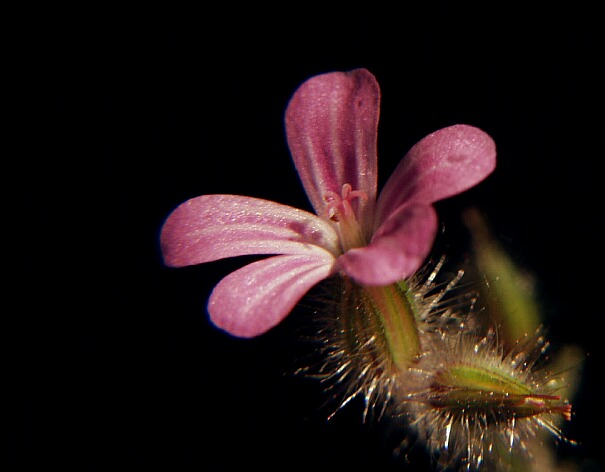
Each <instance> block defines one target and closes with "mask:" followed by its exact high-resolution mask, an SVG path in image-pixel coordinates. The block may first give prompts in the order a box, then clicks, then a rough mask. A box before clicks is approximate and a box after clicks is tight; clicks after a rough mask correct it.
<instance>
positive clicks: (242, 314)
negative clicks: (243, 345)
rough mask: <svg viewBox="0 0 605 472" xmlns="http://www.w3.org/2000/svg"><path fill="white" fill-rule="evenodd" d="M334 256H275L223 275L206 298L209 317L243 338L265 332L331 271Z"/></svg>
mask: <svg viewBox="0 0 605 472" xmlns="http://www.w3.org/2000/svg"><path fill="white" fill-rule="evenodd" d="M332 263H333V259H331V258H329V257H321V255H316V254H312V255H295V256H275V257H270V258H268V259H264V260H261V261H257V262H253V263H252V264H249V265H247V266H245V267H243V268H241V269H239V270H237V271H235V272H233V273H231V274H229V275H228V276H227V277H225V278H224V279H223V280H221V281H220V283H219V284H218V285H217V286H216V287H215V288H214V290H213V291H212V294H211V295H210V300H209V301H208V312H209V313H210V319H211V320H212V321H213V322H214V324H215V325H216V326H218V327H219V328H221V329H223V330H225V331H227V332H229V333H231V334H233V335H234V336H239V337H243V338H251V337H253V336H258V335H259V334H263V333H264V332H266V331H268V330H269V329H271V328H272V327H274V326H275V325H277V324H278V323H279V322H280V321H281V320H283V319H284V318H285V317H286V316H287V315H288V313H290V311H291V310H292V308H294V306H295V305H296V303H298V301H299V300H300V299H301V298H302V296H303V295H304V294H305V293H307V291H308V290H309V289H310V288H311V287H312V286H313V285H315V284H316V283H318V282H319V281H320V280H323V279H325V278H326V277H328V276H329V275H330V274H331V273H332V265H333V264H332Z"/></svg>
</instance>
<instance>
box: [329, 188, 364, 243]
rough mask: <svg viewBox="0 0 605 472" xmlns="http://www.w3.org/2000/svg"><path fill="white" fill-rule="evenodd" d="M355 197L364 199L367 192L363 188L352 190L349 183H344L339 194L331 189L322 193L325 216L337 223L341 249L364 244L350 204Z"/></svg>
mask: <svg viewBox="0 0 605 472" xmlns="http://www.w3.org/2000/svg"><path fill="white" fill-rule="evenodd" d="M355 198H358V199H360V200H361V201H366V200H367V199H368V194H367V193H366V192H364V191H363V190H353V187H352V186H351V184H344V185H343V186H342V189H341V192H340V195H339V194H338V193H337V192H335V191H333V190H328V191H327V192H326V193H325V195H324V200H325V202H326V203H327V205H326V209H325V217H326V218H328V219H330V220H332V221H333V222H334V223H337V224H338V230H339V232H340V240H341V246H342V249H343V251H348V250H349V249H351V248H354V247H360V246H364V245H365V240H364V237H363V234H362V232H361V227H360V225H359V222H358V221H357V217H356V215H355V211H354V210H353V205H352V204H351V202H352V200H353V199H355Z"/></svg>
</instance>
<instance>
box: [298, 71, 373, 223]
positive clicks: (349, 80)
mask: <svg viewBox="0 0 605 472" xmlns="http://www.w3.org/2000/svg"><path fill="white" fill-rule="evenodd" d="M379 108H380V88H379V86H378V83H377V82H376V79H375V78H374V76H373V75H372V74H371V73H370V72H369V71H367V70H365V69H356V70H353V71H350V72H332V73H329V74H323V75H318V76H315V77H312V78H311V79H309V80H307V81H306V82H304V83H303V84H302V85H301V86H300V88H299V89H298V90H297V91H296V92H295V93H294V95H293V97H292V98H291V100H290V103H289V104H288V108H287V110H286V135H287V138H288V145H289V147H290V151H291V153H292V158H293V160H294V164H295V165H296V169H297V170H298V174H299V175H300V178H301V180H302V184H303V185H304V187H305V190H306V192H307V195H308V196H309V199H310V201H311V204H312V205H313V208H314V209H315V212H316V213H317V214H318V215H320V216H323V213H324V208H325V204H326V202H325V201H324V197H325V195H326V193H327V192H328V191H332V192H336V193H337V194H339V195H340V193H341V189H342V186H343V185H344V184H346V183H349V184H351V186H352V188H353V190H362V191H364V192H366V193H367V195H368V197H369V198H368V200H367V202H368V203H369V205H370V206H373V204H374V201H375V199H376V185H377V184H376V179H377V177H376V163H377V156H376V137H377V127H378V114H379ZM367 211H371V209H370V208H368V210H367ZM358 216H360V217H361V218H362V219H363V216H362V215H358Z"/></svg>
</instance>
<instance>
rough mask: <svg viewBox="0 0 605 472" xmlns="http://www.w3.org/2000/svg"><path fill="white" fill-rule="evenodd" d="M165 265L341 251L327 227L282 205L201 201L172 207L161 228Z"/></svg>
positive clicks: (220, 198)
mask: <svg viewBox="0 0 605 472" xmlns="http://www.w3.org/2000/svg"><path fill="white" fill-rule="evenodd" d="M160 244H161V248H162V254H163V256H164V262H165V263H166V264H167V265H169V266H173V267H182V266H186V265H191V264H200V263H202V262H209V261H214V260H217V259H222V258H225V257H233V256H241V255H251V254H320V255H321V257H331V256H330V254H328V253H327V252H326V251H328V252H329V253H332V254H335V255H337V254H338V253H339V251H340V249H339V247H340V246H339V242H338V235H337V234H336V232H335V231H334V228H333V227H332V226H331V225H330V223H328V222H327V221H324V220H322V219H321V218H319V217H318V216H316V215H314V214H312V213H309V212H306V211H303V210H299V209H297V208H293V207H290V206H287V205H281V204H279V203H275V202H271V201H268V200H261V199H258V198H251V197H241V196H238V195H202V196H201V197H196V198H192V199H191V200H188V201H186V202H185V203H183V204H181V205H180V206H179V207H177V208H176V209H175V210H174V211H173V212H172V213H171V214H170V216H169V217H168V219H167V220H166V222H165V223H164V226H163V227H162V231H161V235H160Z"/></svg>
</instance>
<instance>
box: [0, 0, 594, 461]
mask: <svg viewBox="0 0 605 472" xmlns="http://www.w3.org/2000/svg"><path fill="white" fill-rule="evenodd" d="M507 5H508V4H507ZM370 7H372V6H371V5H370V6H367V5H366V6H364V8H366V10H359V11H356V10H355V9H354V8H353V7H352V5H349V6H348V9H347V10H346V11H342V12H339V13H338V14H335V15H332V14H330V15H328V14H327V12H326V11H325V6H324V5H316V6H310V5H308V6H305V8H302V6H301V7H300V8H299V10H296V8H293V11H291V12H287V13H286V12H285V11H281V10H275V9H268V8H267V9H266V10H262V9H259V8H258V7H255V8H248V9H247V10H242V9H240V8H236V7H235V6H233V11H201V12H194V11H181V12H176V11H174V10H173V11H170V12H167V11H163V10H156V11H153V12H150V11H149V10H146V11H140V12H128V13H126V12H121V11H115V12H109V14H108V15H107V19H105V15H104V14H107V13H108V12H92V11H91V12H82V11H70V12H59V14H58V15H53V17H52V20H51V19H48V20H47V19H46V18H45V17H44V15H41V16H40V18H38V19H37V22H36V23H35V24H29V25H27V26H28V31H31V34H25V33H23V32H22V33H21V34H20V35H19V36H17V39H16V40H15V46H25V47H26V51H27V53H24V54H18V57H19V59H20V63H21V66H22V67H18V68H17V69H16V72H17V77H18V78H19V81H20V82H21V84H19V85H24V86H25V87H24V88H25V90H24V92H23V93H22V94H21V93H20V92H19V93H17V94H15V96H17V97H18V99H19V101H20V107H19V114H18V115H16V116H15V119H14V120H13V121H14V122H15V123H16V124H17V125H21V124H23V125H24V126H23V129H24V130H25V133H24V134H25V136H24V137H23V138H22V139H21V141H20V146H19V150H18V151H17V154H16V155H17V156H18V159H17V161H18V164H19V165H18V166H17V172H16V177H17V179H18V185H17V186H16V188H17V190H14V192H16V195H15V197H14V201H16V202H17V209H18V211H17V215H16V219H15V220H13V223H11V224H9V229H10V233H11V234H12V235H13V236H16V237H17V239H18V244H17V246H14V247H8V248H7V252H8V253H9V255H17V256H18V259H19V268H20V269H21V270H19V271H18V272H15V276H14V277H13V279H14V280H16V281H17V282H18V283H19V287H20V289H21V290H19V291H15V292H14V294H15V295H16V296H18V303H17V304H15V307H14V308H13V309H11V310H10V315H9V316H8V317H7V318H8V320H9V321H10V324H9V330H8V331H7V333H8V343H7V345H8V346H9V354H8V357H7V360H8V382H7V383H6V386H5V388H6V389H7V390H9V392H10V393H11V396H10V398H11V401H12V403H11V404H10V405H7V406H8V407H9V410H8V411H9V412H10V414H9V419H10V420H11V422H10V424H11V428H10V433H11V434H10V437H9V449H10V453H9V455H8V460H9V464H10V465H9V466H8V467H7V468H5V469H4V470H11V471H12V470H33V469H36V470H39V467H44V468H45V467H47V466H51V465H52V466H58V467H59V468H60V469H61V470H78V471H88V470H90V471H97V470H151V469H158V470H212V471H214V470H217V471H219V470H242V469H244V468H250V469H254V468H261V469H264V470H282V469H284V468H289V467H292V466H299V467H300V468H301V469H303V468H312V469H314V470H364V469H366V468H368V467H371V468H372V469H373V470H408V468H406V464H405V463H402V462H401V461H398V460H395V459H393V458H392V457H391V454H390V448H391V447H392V446H393V441H394V439H393V438H390V439H389V438H385V437H384V436H383V434H382V433H381V432H380V430H379V429H378V428H375V427H373V426H372V425H362V423H361V410H360V405H359V404H353V405H350V407H348V408H347V409H345V410H344V411H343V412H342V414H341V415H338V416H336V417H335V418H334V419H333V420H332V421H330V422H329V423H326V422H325V419H324V416H325V414H326V411H325V410H322V409H321V408H320V406H321V403H322V402H323V400H324V397H323V396H322V395H321V391H320V388H319V386H318V385H317V384H315V383H313V382H305V381H302V380H301V379H299V378H295V377H294V378H293V377H292V376H291V375H289V373H290V372H291V371H292V369H293V365H294V364H295V360H296V358H297V356H299V355H300V354H301V353H304V351H305V347H304V346H301V345H300V344H299V342H298V341H297V336H296V334H295V333H296V330H297V329H298V328H299V327H300V324H301V321H300V320H301V318H300V316H299V315H298V313H297V312H294V313H293V314H292V316H291V317H289V318H288V319H287V320H286V322H284V323H283V324H282V325H280V326H278V327H277V328H275V329H274V330H272V331H271V332H269V333H268V334H266V335H264V336H261V337H259V338H257V339H253V340H239V339H234V338H232V337H230V336H228V335H226V334H224V333H222V332H219V331H218V330H216V329H215V328H213V327H212V326H211V325H210V324H209V322H208V320H207V314H206V311H205V303H206V300H207V297H208V295H209V293H210V291H211V289H212V287H213V286H214V285H215V284H216V283H217V282H218V281H219V280H220V278H221V277H223V276H224V275H226V274H227V273H229V272H230V271H232V270H234V269H235V268H237V267H240V266H241V265H242V264H243V263H244V260H233V261H231V260H229V261H221V262H216V263H210V264H206V265H203V266H197V267H189V268H184V269H178V270H170V269H167V268H165V267H164V266H163V265H162V261H161V255H160V253H159V247H158V234H159V229H160V227H161V225H162V222H163V221H164V219H165V218H166V217H167V216H168V214H169V213H170V211H171V210H172V209H174V208H175V207H176V206H177V205H178V204H180V203H181V202H183V201H185V200H186V199H188V198H191V197H194V196H197V195H201V194H207V193H235V194H241V195H250V196H255V197H262V198H267V199H269V200H275V201H278V202H282V203H286V204H290V205H292V206H296V207H300V208H304V209H310V206H309V204H308V202H307V200H306V196H305V194H304V191H303V189H302V187H301V186H300V184H299V182H298V177H297V174H296V171H295V169H294V167H293V165H292V162H291V159H290V156H289V152H288V148H287V146H286V142H285V137H284V128H283V113H284V110H285V107H286V104H287V101H288V99H289V97H290V96H291V94H292V93H293V92H294V90H295V89H296V87H297V86H298V85H299V84H300V83H301V82H303V81H304V80H306V79H307V78H309V77H311V76H313V75H316V74H319V73H323V72H329V71H334V70H350V69H353V68H357V67H365V68H368V69H369V70H370V71H371V72H373V73H374V74H375V75H376V77H377V79H378V82H379V84H380V86H381V90H382V108H381V118H380V125H379V138H378V139H379V180H380V185H382V184H383V183H384V182H385V180H386V178H387V177H388V175H389V174H390V172H391V170H392V169H393V168H394V167H395V166H396V164H397V163H398V161H399V159H401V157H403V155H404V154H405V152H406V151H407V150H408V149H409V148H410V147H411V146H412V145H413V144H414V143H415V142H417V141H418V140H419V139H421V138H422V137H424V136H425V135H427V134H428V133H430V132H432V131H435V130H437V129H439V128H442V127H444V126H449V125H452V124H456V123H468V124H472V125H474V126H478V127H480V128H482V129H484V130H485V131H486V132H488V133H489V134H490V135H491V136H492V137H493V138H494V139H495V141H496V143H497V147H498V166H497V170H496V171H495V173H494V174H493V175H491V176H490V177H489V178H488V179H487V180H486V181H485V182H483V183H482V184H480V185H479V186H478V187H476V188H474V189H472V190H471V191H469V192H467V193H465V194H464V195H461V196H459V197H456V198H453V199H451V200H449V201H448V202H443V203H440V204H439V205H438V209H439V211H440V215H441V216H442V218H443V220H444V221H446V222H447V223H448V224H449V227H450V228H451V234H452V238H453V239H454V240H455V239H456V237H457V236H456V235H460V234H461V233H460V231H461V229H460V223H459V214H460V211H461V210H462V209H463V208H465V207H466V206H469V205H476V206H478V207H479V208H480V209H482V210H483V211H484V212H485V213H486V214H487V215H488V217H489V219H490V221H491V223H492V225H493V228H494V231H495V233H496V235H497V236H498V237H499V238H500V240H501V241H502V243H503V244H504V245H505V247H506V248H507V249H508V250H509V251H510V252H511V254H514V257H515V258H516V260H517V261H518V262H519V264H521V265H522V266H523V267H524V268H526V269H527V270H529V271H530V272H531V273H533V274H534V275H535V277H536V280H537V284H538V290H539V293H540V296H541V301H542V303H543V304H544V307H545V313H546V323H547V325H548V326H549V335H550V337H551V339H552V341H553V347H554V348H555V349H556V348H559V347H560V346H562V345H565V344H573V345H578V346H579V347H580V348H581V349H582V351H583V352H584V353H585V356H586V358H585V361H584V375H583V378H582V383H581V385H580V388H579V393H578V394H577V397H576V398H575V399H574V401H573V404H574V410H575V412H576V416H575V417H574V419H573V421H572V422H571V423H569V424H568V425H567V426H566V433H567V435H568V436H569V437H571V438H572V439H576V440H578V441H579V442H580V443H581V444H580V446H577V447H570V446H568V445H563V446H562V447H561V448H560V455H561V457H562V458H563V459H566V460H571V461H573V462H574V463H576V464H577V465H578V467H579V469H578V470H582V471H591V472H592V471H596V470H602V468H603V465H602V464H603V461H602V459H601V457H600V455H599V452H600V451H599V448H600V447H601V444H602V441H603V439H604V438H605V434H604V433H603V428H604V423H603V422H604V421H605V417H604V415H603V392H602V388H603V387H602V386H601V381H602V375H603V361H604V360H605V355H604V354H603V346H602V345H603V341H602V336H603V329H604V328H605V322H604V313H603V301H602V295H601V294H602V275H603V274H602V272H603V271H602V267H603V249H602V243H601V241H602V232H601V227H602V217H601V213H602V211H601V204H602V198H601V195H602V178H601V175H602V171H601V161H602V160H603V159H602V158H603V153H604V151H603V149H605V147H604V144H605V143H604V131H603V104H604V103H603V91H602V87H603V83H604V79H605V74H604V70H603V69H604V66H603V43H602V40H603V34H602V25H601V24H600V23H599V22H598V21H597V19H598V14H597V13H596V11H593V10H588V9H584V7H583V6H582V4H581V3H574V4H573V6H572V7H567V9H565V10H563V9H562V10H560V11H553V10H552V8H553V7H552V6H551V7H549V9H548V10H546V9H542V8H538V7H536V8H535V10H532V11H528V10H527V8H524V9H521V8H519V9H513V8H512V7H507V9H498V8H497V7H491V9H489V10H481V9H477V8H471V7H461V6H459V5H456V4H454V3H439V4H434V5H431V6H427V7H426V8H418V10H414V11H412V9H404V10H401V11H398V10H393V11H381V10H379V9H374V8H372V9H371V10H367V9H369V8H370ZM276 8H279V7H276ZM225 10H229V8H227V9H225ZM53 13H55V14H56V13H57V12H53ZM68 13H69V15H71V16H69V15H68ZM102 13H104V14H102ZM38 22H39V23H38ZM13 175H14V174H12V173H9V175H8V177H9V178H8V179H7V180H8V183H9V185H10V183H11V182H12V181H13ZM9 205H10V206H12V200H11V203H9ZM13 420H14V421H13ZM411 457H412V458H413V460H414V461H415V464H417V466H418V467H419V468H420V467H423V466H426V464H427V463H426V459H425V458H424V457H423V456H422V453H421V450H418V448H417V449H415V450H414V451H413V452H412V453H411ZM409 470H415V469H414V468H413V467H409Z"/></svg>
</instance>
